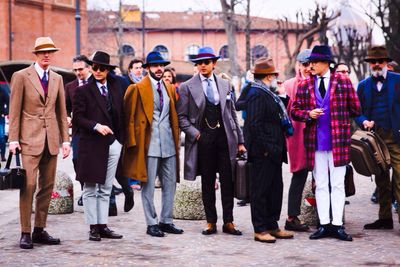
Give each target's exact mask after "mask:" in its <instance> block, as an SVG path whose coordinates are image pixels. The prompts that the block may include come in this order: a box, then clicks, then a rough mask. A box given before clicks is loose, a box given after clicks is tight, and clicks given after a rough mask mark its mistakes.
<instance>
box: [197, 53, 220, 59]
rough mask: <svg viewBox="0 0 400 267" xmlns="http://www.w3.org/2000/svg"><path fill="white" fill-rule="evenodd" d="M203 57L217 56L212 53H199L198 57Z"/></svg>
mask: <svg viewBox="0 0 400 267" xmlns="http://www.w3.org/2000/svg"><path fill="white" fill-rule="evenodd" d="M202 57H216V56H215V55H214V54H211V53H200V54H198V55H197V57H196V58H202Z"/></svg>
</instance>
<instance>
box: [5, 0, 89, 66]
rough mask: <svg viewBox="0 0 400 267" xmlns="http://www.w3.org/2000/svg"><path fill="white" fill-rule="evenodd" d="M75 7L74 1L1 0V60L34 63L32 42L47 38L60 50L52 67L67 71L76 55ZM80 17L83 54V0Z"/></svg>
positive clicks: (85, 38) (84, 15) (84, 35)
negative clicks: (30, 61) (29, 61)
mask: <svg viewBox="0 0 400 267" xmlns="http://www.w3.org/2000/svg"><path fill="white" fill-rule="evenodd" d="M75 5H76V1H75V0H0V40H1V41H0V61H4V60H33V59H34V55H33V54H32V52H31V51H32V49H33V46H34V43H35V39H36V38H37V37H39V36H50V37H51V38H52V39H53V41H54V43H55V45H56V46H57V47H59V48H60V49H61V51H60V52H58V53H57V56H56V57H55V58H54V62H53V64H54V65H56V66H61V67H65V68H70V67H71V59H72V57H74V56H75V55H76V44H75V40H76V37H75V36H76V33H75V12H76V6H75ZM80 15H81V35H80V36H81V44H82V46H81V52H82V53H86V52H87V49H86V46H85V45H86V44H87V13H86V0H80ZM10 17H11V21H10ZM10 29H11V33H10ZM10 36H11V38H10ZM10 39H11V40H10Z"/></svg>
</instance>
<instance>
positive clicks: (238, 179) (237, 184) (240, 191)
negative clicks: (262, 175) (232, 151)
mask: <svg viewBox="0 0 400 267" xmlns="http://www.w3.org/2000/svg"><path fill="white" fill-rule="evenodd" d="M250 169H251V163H249V162H247V157H246V155H245V154H241V155H238V156H237V158H236V175H235V180H234V197H235V198H237V199H239V200H246V199H249V197H250V193H249V192H250V185H249V181H250Z"/></svg>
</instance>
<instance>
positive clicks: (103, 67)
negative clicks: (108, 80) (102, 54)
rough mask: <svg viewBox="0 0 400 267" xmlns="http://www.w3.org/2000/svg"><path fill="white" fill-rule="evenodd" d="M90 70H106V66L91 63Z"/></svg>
mask: <svg viewBox="0 0 400 267" xmlns="http://www.w3.org/2000/svg"><path fill="white" fill-rule="evenodd" d="M92 70H93V71H98V70H100V71H101V72H104V71H106V70H107V67H105V66H101V65H100V66H99V65H93V66H92Z"/></svg>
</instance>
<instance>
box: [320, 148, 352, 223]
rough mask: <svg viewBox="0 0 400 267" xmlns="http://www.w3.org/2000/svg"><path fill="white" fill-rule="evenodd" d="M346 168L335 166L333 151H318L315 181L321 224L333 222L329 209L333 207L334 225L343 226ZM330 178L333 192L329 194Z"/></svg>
mask: <svg viewBox="0 0 400 267" xmlns="http://www.w3.org/2000/svg"><path fill="white" fill-rule="evenodd" d="M345 174H346V166H340V167H335V166H333V155H332V151H316V152H315V165H314V170H313V175H314V179H315V185H316V189H315V198H316V201H317V210H318V217H319V221H320V224H329V223H330V222H331V218H330V213H329V209H330V207H332V224H333V225H335V226H341V225H342V224H343V209H344V201H345V192H344V176H345ZM329 177H330V184H331V192H330V193H329Z"/></svg>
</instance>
